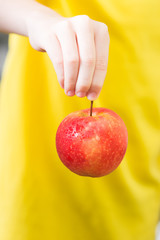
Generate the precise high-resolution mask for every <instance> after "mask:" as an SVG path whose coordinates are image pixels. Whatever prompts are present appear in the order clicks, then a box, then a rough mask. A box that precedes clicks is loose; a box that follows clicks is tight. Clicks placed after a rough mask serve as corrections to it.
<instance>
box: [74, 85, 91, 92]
mask: <svg viewBox="0 0 160 240" xmlns="http://www.w3.org/2000/svg"><path fill="white" fill-rule="evenodd" d="M88 89H89V86H88V85H87V84H86V85H85V84H83V85H79V86H76V92H87V91H88Z"/></svg>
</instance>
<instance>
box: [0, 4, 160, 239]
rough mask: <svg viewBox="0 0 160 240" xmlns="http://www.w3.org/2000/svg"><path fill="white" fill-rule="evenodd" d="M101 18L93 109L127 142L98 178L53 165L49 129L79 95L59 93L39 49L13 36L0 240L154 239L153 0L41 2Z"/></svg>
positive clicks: (159, 113) (158, 55) (157, 174)
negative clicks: (111, 114) (114, 116)
mask: <svg viewBox="0 0 160 240" xmlns="http://www.w3.org/2000/svg"><path fill="white" fill-rule="evenodd" d="M46 2H47V4H46V5H47V6H49V7H52V8H53V9H55V10H56V11H58V12H59V13H61V14H63V15H64V16H74V15H80V14H86V15H89V16H90V17H91V18H93V19H95V20H98V21H101V22H105V23H106V24H107V25H108V27H109V33H110V54H109V65H108V74H107V78H106V81H105V84H104V87H103V90H102V92H101V94H100V97H99V98H98V100H96V101H95V103H94V106H95V107H106V108H110V109H112V110H114V111H115V112H117V113H118V114H119V115H120V116H121V117H122V118H123V120H124V121H125V123H126V125H127V128H128V134H129V144H128V150H127V153H126V156H125V158H124V160H123V162H122V164H121V165H120V166H119V167H118V169H117V170H116V171H114V172H113V173H111V174H110V175H108V176H106V177H102V178H98V179H92V178H87V177H80V176H77V175H75V174H74V173H72V172H70V171H69V170H68V169H67V168H66V167H64V165H63V164H62V163H61V162H60V160H59V158H58V156H57V153H56V149H55V134H56V130H57V127H58V125H59V124H60V122H61V121H62V119H63V118H64V117H65V116H66V115H67V114H69V113H70V112H73V111H76V110H79V109H81V108H88V107H89V105H90V103H89V101H87V99H79V98H78V97H76V96H75V97H72V98H69V97H67V96H66V95H65V94H64V92H63V90H62V89H61V88H60V86H59V84H58V81H57V78H56V75H55V72H54V69H53V66H52V63H51V61H50V59H49V57H48V56H47V54H46V53H39V52H36V51H35V50H33V49H32V48H31V46H30V44H29V41H28V39H27V38H25V37H20V36H16V35H12V36H11V37H10V41H9V53H8V56H7V59H6V64H5V67H4V72H3V77H2V82H1V88H0V239H1V240H44V239H45V240H53V239H54V240H65V239H66V240H75V239H76V240H82V239H84V240H121V239H123V240H154V239H155V227H156V224H157V222H158V218H159V208H160V68H159V63H160V44H159V43H160V1H159V0H157V1H156V0H152V1H151V0H143V1H139V0H130V1H127V0H121V1H119V0H107V1H106V0H81V1H75V0H61V1H60V0H58V1H42V3H46Z"/></svg>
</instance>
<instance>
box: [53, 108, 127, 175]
mask: <svg viewBox="0 0 160 240" xmlns="http://www.w3.org/2000/svg"><path fill="white" fill-rule="evenodd" d="M127 143H128V134H127V128H126V126H125V124H124V122H123V120H122V119H121V118H120V117H119V116H118V115H117V114H116V113H115V112H113V111H112V110H109V109H106V108H94V109H93V113H92V116H90V109H84V110H80V111H77V112H73V113H71V114H69V115H68V116H67V117H66V118H65V119H64V120H63V121H62V122H61V124H60V125H59V127H58V130H57V134H56V148H57V153H58V155H59V158H60V159H61V161H62V162H63V164H64V165H65V166H66V167H67V168H69V169H70V170H71V171H72V172H74V173H76V174H79V175H81V176H90V177H101V176H104V175H107V174H109V173H111V172H112V171H113V170H115V169H116V168H117V167H118V165H119V164H120V162H121V161H122V159H123V157H124V155H125V152H126V149H127Z"/></svg>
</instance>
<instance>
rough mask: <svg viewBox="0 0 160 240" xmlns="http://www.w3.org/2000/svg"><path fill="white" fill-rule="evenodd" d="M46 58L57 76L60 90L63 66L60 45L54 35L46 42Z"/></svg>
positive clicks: (62, 79)
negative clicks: (49, 60)
mask: <svg viewBox="0 0 160 240" xmlns="http://www.w3.org/2000/svg"><path fill="white" fill-rule="evenodd" d="M45 50H46V52H47V54H48V56H49V57H50V59H51V61H52V63H53V66H54V69H55V72H56V74H57V78H58V82H59V84H60V86H61V87H62V88H64V66H63V55H62V49H61V45H60V43H59V40H58V39H57V37H56V35H54V34H53V35H52V37H51V38H50V39H49V40H48V42H46V48H45Z"/></svg>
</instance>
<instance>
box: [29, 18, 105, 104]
mask: <svg viewBox="0 0 160 240" xmlns="http://www.w3.org/2000/svg"><path fill="white" fill-rule="evenodd" d="M28 35H29V39H30V43H31V45H32V47H33V48H34V49H36V50H38V51H46V52H47V53H48V55H49V57H50V59H51V60H52V63H53V65H54V68H55V71H56V73H57V77H58V81H59V83H60V85H61V87H62V88H64V89H65V93H66V94H67V95H68V96H73V95H74V94H76V95H77V96H78V97H84V96H87V97H88V99H89V100H95V99H96V98H97V97H98V95H99V94H100V91H101V89H102V86H103V83H104V79H105V76H106V72H107V64H108V51H109V34H108V29H107V26H106V25H105V24H104V23H101V22H97V21H94V20H92V19H90V18H89V17H88V16H85V15H80V16H75V17H72V18H63V17H61V16H59V15H58V16H56V17H55V16H54V17H52V16H49V15H47V14H44V15H43V16H34V19H33V18H31V20H30V21H29V22H28Z"/></svg>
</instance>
